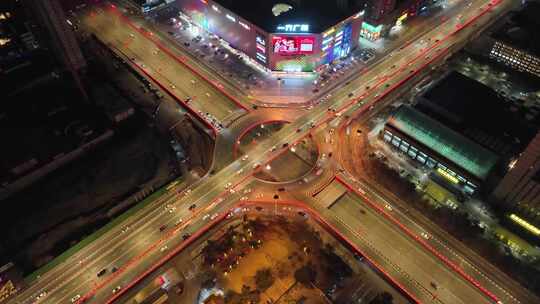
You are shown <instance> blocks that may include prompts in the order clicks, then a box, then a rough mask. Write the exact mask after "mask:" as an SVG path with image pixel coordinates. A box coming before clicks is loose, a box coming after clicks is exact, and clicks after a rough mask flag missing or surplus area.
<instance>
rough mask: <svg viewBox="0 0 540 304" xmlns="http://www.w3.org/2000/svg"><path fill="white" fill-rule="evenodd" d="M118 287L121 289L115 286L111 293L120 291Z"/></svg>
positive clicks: (120, 287)
mask: <svg viewBox="0 0 540 304" xmlns="http://www.w3.org/2000/svg"><path fill="white" fill-rule="evenodd" d="M165 247H167V246H165ZM120 289H122V286H116V287H115V288H114V289H113V290H112V293H113V294H114V293H117V292H119V291H120Z"/></svg>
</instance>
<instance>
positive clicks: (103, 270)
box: [97, 268, 107, 278]
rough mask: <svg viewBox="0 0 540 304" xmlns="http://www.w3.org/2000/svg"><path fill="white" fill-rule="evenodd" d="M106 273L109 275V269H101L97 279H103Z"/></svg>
mask: <svg viewBox="0 0 540 304" xmlns="http://www.w3.org/2000/svg"><path fill="white" fill-rule="evenodd" d="M105 273H107V268H103V269H101V270H100V271H99V272H98V273H97V277H98V278H99V277H101V276H102V275H104V274H105Z"/></svg>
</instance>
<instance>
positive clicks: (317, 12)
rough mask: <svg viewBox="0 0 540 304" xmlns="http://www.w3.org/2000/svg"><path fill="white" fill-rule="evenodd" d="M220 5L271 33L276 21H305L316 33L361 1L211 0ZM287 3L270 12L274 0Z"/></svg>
mask: <svg viewBox="0 0 540 304" xmlns="http://www.w3.org/2000/svg"><path fill="white" fill-rule="evenodd" d="M215 2H217V3H219V4H220V5H222V6H223V7H225V8H227V9H229V10H231V11H232V12H234V13H235V14H237V15H239V16H241V17H243V18H245V19H246V20H247V21H249V22H251V23H253V24H255V25H257V26H259V27H260V28H262V29H263V30H265V31H267V32H269V33H273V32H278V31H277V30H276V28H277V26H278V25H280V24H281V25H283V24H309V26H310V29H309V32H311V33H320V32H322V31H324V30H326V29H328V28H330V27H331V26H333V25H335V24H337V23H338V22H340V21H342V20H344V19H346V18H347V17H349V16H352V15H354V14H356V13H358V12H359V11H360V10H361V9H362V6H363V5H362V4H363V3H364V1H360V0H343V1H340V0H303V1H302V0H260V1H253V0H215ZM280 3H283V4H288V5H290V6H292V9H290V10H288V11H285V12H282V13H281V14H279V15H278V16H274V14H273V13H272V8H273V7H274V5H276V4H280Z"/></svg>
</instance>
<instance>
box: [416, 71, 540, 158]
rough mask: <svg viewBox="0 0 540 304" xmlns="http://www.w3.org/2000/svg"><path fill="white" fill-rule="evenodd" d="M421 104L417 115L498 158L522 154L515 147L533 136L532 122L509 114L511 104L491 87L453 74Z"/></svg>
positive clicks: (513, 113) (519, 148)
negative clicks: (472, 142)
mask: <svg viewBox="0 0 540 304" xmlns="http://www.w3.org/2000/svg"><path fill="white" fill-rule="evenodd" d="M420 100H421V101H420V102H419V103H418V105H417V106H416V108H417V109H418V110H419V111H421V112H423V113H425V114H427V115H428V116H429V117H432V118H434V119H435V120H437V121H439V122H441V123H442V124H444V125H445V126H447V127H449V128H451V129H453V130H454V131H456V132H458V133H460V134H462V135H465V136H467V137H469V139H471V140H473V141H475V142H476V143H478V144H480V145H483V146H484V147H485V148H487V149H490V150H491V151H493V152H495V153H496V154H499V155H503V154H506V153H513V152H515V151H514V150H516V149H517V150H521V149H522V148H524V147H520V145H519V144H516V143H523V144H526V143H528V142H529V141H530V140H531V138H532V136H534V135H535V134H536V129H537V127H535V126H534V125H535V123H536V122H535V121H527V120H526V119H524V116H523V113H520V112H518V111H511V109H510V103H509V102H507V101H506V100H505V98H504V97H502V96H500V95H499V94H497V92H495V91H494V90H492V89H491V88H490V87H488V86H486V85H484V84H482V83H480V82H478V81H476V80H474V79H471V78H469V77H467V76H465V75H463V74H461V73H459V72H456V71H452V72H450V73H449V74H447V75H446V76H445V77H444V78H443V79H441V80H440V81H438V82H437V83H436V84H435V85H434V86H433V87H431V88H430V89H429V90H428V91H427V92H426V93H425V94H424V95H423V96H422V98H421V99H420ZM487 109H489V115H485V114H486V110H487ZM501 122H505V123H501Z"/></svg>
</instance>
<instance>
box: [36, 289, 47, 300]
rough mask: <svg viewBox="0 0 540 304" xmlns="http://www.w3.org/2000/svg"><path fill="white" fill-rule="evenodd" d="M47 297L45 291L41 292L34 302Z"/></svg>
mask: <svg viewBox="0 0 540 304" xmlns="http://www.w3.org/2000/svg"><path fill="white" fill-rule="evenodd" d="M46 296H47V292H46V291H42V292H41V293H40V294H39V295H38V296H37V297H36V301H39V300H41V299H43V298H44V297H46Z"/></svg>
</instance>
